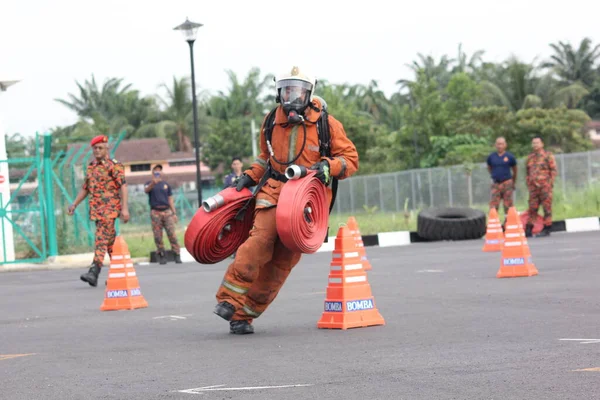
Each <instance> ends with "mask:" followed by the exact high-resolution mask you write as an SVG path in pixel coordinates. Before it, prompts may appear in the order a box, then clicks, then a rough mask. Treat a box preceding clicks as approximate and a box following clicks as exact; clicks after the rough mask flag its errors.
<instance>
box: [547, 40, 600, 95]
mask: <svg viewBox="0 0 600 400" xmlns="http://www.w3.org/2000/svg"><path fill="white" fill-rule="evenodd" d="M550 47H551V48H552V50H554V54H553V55H552V56H551V57H550V60H548V61H546V62H544V63H543V64H542V67H543V68H549V69H550V70H551V71H552V72H553V73H555V74H556V75H557V76H558V77H559V79H560V80H561V81H562V83H563V85H564V86H569V85H572V84H574V83H577V82H580V83H581V84H582V85H583V86H584V87H586V88H589V87H591V86H592V85H593V84H594V81H595V80H596V78H597V72H596V70H595V69H596V61H598V60H599V59H600V44H599V45H596V46H594V45H593V44H592V40H591V39H590V38H584V39H583V40H582V41H581V43H580V44H579V47H578V48H577V49H574V48H573V46H572V45H571V44H570V43H565V42H558V43H552V44H550Z"/></svg>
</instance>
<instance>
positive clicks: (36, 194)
mask: <svg viewBox="0 0 600 400" xmlns="http://www.w3.org/2000/svg"><path fill="white" fill-rule="evenodd" d="M125 134H126V132H121V133H120V134H119V135H118V136H117V137H116V138H115V137H112V136H110V137H109V145H110V146H111V154H110V156H111V158H112V157H114V154H115V151H116V149H117V147H118V145H119V144H120V142H121V141H122V140H123V138H124V137H125ZM41 138H43V143H42V141H41ZM91 156H92V150H91V147H90V146H89V145H88V144H87V143H84V144H76V145H75V146H74V147H71V148H70V149H69V150H68V151H60V152H58V153H57V154H56V155H55V156H54V157H52V135H51V134H45V135H42V136H40V135H38V134H36V136H35V154H33V155H27V156H26V157H18V158H14V157H13V158H8V157H7V159H6V160H0V165H1V164H2V163H5V164H8V168H7V169H8V170H9V176H10V182H4V183H2V182H0V184H6V185H10V190H9V193H10V196H8V198H6V197H7V196H3V195H2V192H0V232H1V233H2V237H7V236H6V235H12V237H13V241H14V255H13V254H12V249H9V248H8V245H7V241H6V240H2V243H1V244H0V264H15V263H39V262H44V261H45V260H46V259H47V258H48V257H53V256H57V255H59V254H72V253H74V252H77V251H89V249H90V247H92V246H93V244H94V233H95V232H94V231H95V227H92V225H91V221H90V220H89V217H88V216H89V203H88V202H87V201H83V202H82V203H81V204H80V206H79V207H78V208H77V210H76V211H75V215H73V216H70V215H68V213H67V208H68V206H69V204H71V203H72V202H73V200H74V199H75V197H77V193H78V192H79V190H80V189H81V186H82V183H83V177H84V176H85V173H86V167H87V164H88V163H89V159H90V157H91ZM0 170H1V169H0ZM86 200H87V199H86ZM117 228H118V225H117ZM11 230H12V233H11Z"/></svg>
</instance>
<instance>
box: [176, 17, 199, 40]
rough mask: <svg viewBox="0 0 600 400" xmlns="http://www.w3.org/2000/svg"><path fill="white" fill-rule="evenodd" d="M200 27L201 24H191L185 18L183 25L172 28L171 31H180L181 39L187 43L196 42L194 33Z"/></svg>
mask: <svg viewBox="0 0 600 400" xmlns="http://www.w3.org/2000/svg"><path fill="white" fill-rule="evenodd" d="M201 26H202V24H199V23H196V22H191V21H190V20H189V19H187V18H186V19H185V22H184V23H183V24H181V25H179V26H177V27H175V28H173V30H175V31H181V33H183V37H184V38H185V40H186V41H187V42H193V41H194V40H196V32H197V31H198V28H200V27H201Z"/></svg>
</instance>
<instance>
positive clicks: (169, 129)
mask: <svg viewBox="0 0 600 400" xmlns="http://www.w3.org/2000/svg"><path fill="white" fill-rule="evenodd" d="M159 89H163V90H164V91H165V92H166V95H165V96H164V97H161V96H157V101H158V103H159V104H160V106H161V107H162V110H161V111H162V112H161V119H160V121H158V122H153V123H150V124H147V125H145V126H143V127H141V128H140V129H139V131H138V135H140V136H158V137H164V138H167V139H168V140H169V142H170V143H171V146H172V147H174V148H175V149H176V150H177V151H182V152H191V151H193V147H192V142H191V140H190V131H191V129H190V127H191V125H192V123H193V121H192V120H191V119H192V111H193V107H192V99H191V97H192V96H191V84H190V79H189V78H180V79H178V78H177V77H175V76H174V77H173V82H172V84H171V86H169V85H167V84H166V83H163V84H161V85H160V86H159ZM152 133H153V135H152Z"/></svg>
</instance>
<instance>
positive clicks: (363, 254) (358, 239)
mask: <svg viewBox="0 0 600 400" xmlns="http://www.w3.org/2000/svg"><path fill="white" fill-rule="evenodd" d="M347 225H348V229H350V234H351V235H352V236H354V243H355V244H356V250H358V255H359V256H360V260H361V263H362V266H363V269H364V270H365V271H370V270H371V269H372V268H373V267H371V263H370V262H369V259H368V258H367V251H366V250H365V244H364V243H363V240H362V235H361V233H360V230H359V229H358V223H357V222H356V218H354V217H350V218H348V224H347Z"/></svg>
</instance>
